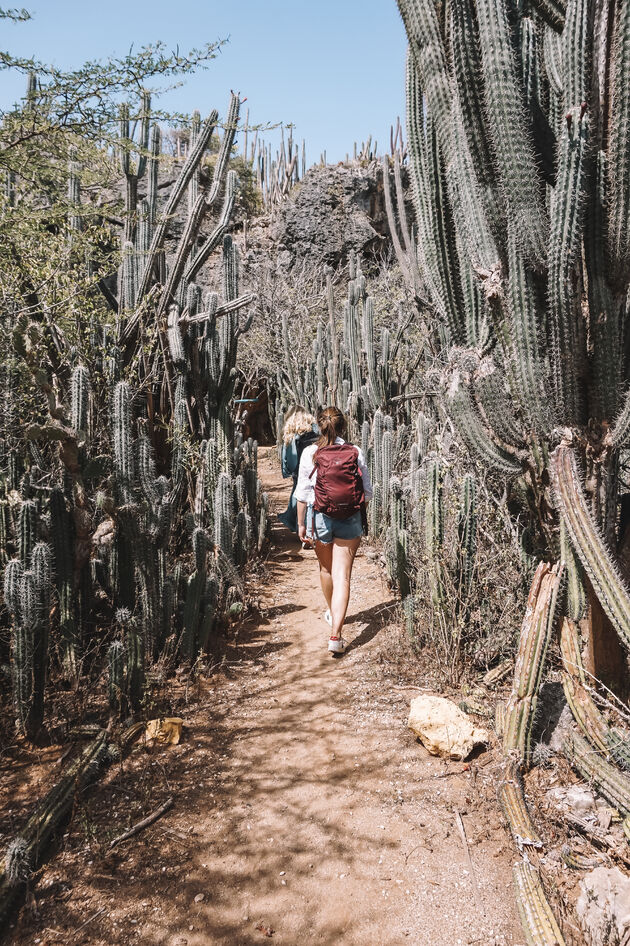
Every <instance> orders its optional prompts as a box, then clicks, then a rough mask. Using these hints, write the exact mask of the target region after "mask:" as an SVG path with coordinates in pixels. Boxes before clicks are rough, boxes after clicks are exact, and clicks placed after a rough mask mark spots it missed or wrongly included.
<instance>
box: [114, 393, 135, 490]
mask: <svg viewBox="0 0 630 946" xmlns="http://www.w3.org/2000/svg"><path fill="white" fill-rule="evenodd" d="M113 428H114V470H115V472H116V479H117V484H118V488H119V489H120V493H121V497H122V501H123V503H125V504H127V503H129V502H131V495H132V489H133V482H134V476H135V464H134V456H133V438H132V430H131V391H130V388H129V385H128V384H127V382H126V381H119V382H118V384H117V385H116V387H115V388H114V411H113Z"/></svg>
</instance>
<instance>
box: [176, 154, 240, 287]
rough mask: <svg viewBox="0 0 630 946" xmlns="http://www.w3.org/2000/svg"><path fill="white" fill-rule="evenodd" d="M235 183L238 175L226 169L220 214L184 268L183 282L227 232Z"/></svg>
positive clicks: (191, 276)
mask: <svg viewBox="0 0 630 946" xmlns="http://www.w3.org/2000/svg"><path fill="white" fill-rule="evenodd" d="M237 184H238V177H237V175H236V172H235V171H228V175H227V180H226V184H225V195H224V198H223V207H222V210H221V215H220V217H219V219H218V221H217V224H216V226H215V228H214V229H213V231H212V233H211V234H210V236H209V237H208V239H207V240H206V241H205V242H204V244H203V246H201V247H200V249H199V250H198V252H197V253H196V254H195V256H194V257H193V259H192V261H191V262H190V264H189V265H188V267H187V268H186V271H185V273H184V281H185V282H191V281H192V280H193V279H195V278H196V276H197V274H198V272H199V270H200V269H201V267H202V266H203V265H204V264H205V263H206V261H207V259H208V257H209V256H210V254H211V253H212V251H213V250H214V249H215V248H216V247H217V246H218V245H219V243H220V242H221V240H222V239H223V237H224V236H225V234H226V232H227V228H228V226H229V223H230V218H231V216H232V211H233V209H234V201H235V199H236V190H237Z"/></svg>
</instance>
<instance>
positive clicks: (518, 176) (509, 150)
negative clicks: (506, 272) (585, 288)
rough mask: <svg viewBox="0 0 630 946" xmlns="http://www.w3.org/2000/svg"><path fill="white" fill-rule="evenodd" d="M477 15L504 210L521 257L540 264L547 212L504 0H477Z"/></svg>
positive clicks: (489, 120) (544, 255)
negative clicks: (519, 243) (521, 251)
mask: <svg viewBox="0 0 630 946" xmlns="http://www.w3.org/2000/svg"><path fill="white" fill-rule="evenodd" d="M477 17H478V20H479V38H480V45H481V59H482V64H483V75H484V79H485V90H486V115H487V121H488V131H489V136H490V140H491V141H492V145H493V150H494V154H495V160H496V163H497V168H498V171H499V178H500V181H501V184H502V187H503V189H504V192H505V199H506V203H507V207H508V214H509V216H510V220H511V221H512V222H513V223H514V225H515V226H516V227H517V230H518V234H519V240H520V241H521V245H522V248H523V255H524V256H525V258H526V259H528V260H529V262H530V263H532V265H535V266H536V267H541V268H542V267H544V265H545V261H546V255H547V230H548V225H547V214H546V212H545V208H544V206H543V205H542V201H541V199H540V181H539V174H538V169H537V167H536V158H535V153H534V148H533V143H532V132H531V128H530V127H529V123H528V118H527V115H526V114H525V112H524V109H523V101H522V91H521V88H520V85H519V79H518V67H517V64H516V62H515V57H514V44H513V39H512V36H511V32H510V26H509V23H508V16H507V10H506V3H505V0H478V3H477Z"/></svg>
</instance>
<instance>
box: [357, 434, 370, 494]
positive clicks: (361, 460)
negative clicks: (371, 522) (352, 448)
mask: <svg viewBox="0 0 630 946" xmlns="http://www.w3.org/2000/svg"><path fill="white" fill-rule="evenodd" d="M357 450H358V451H359V457H358V460H357V462H358V464H359V473H360V474H361V476H362V478H363V493H364V495H365V501H366V502H367V501H368V500H370V499H371V498H372V493H373V492H374V490H373V489H372V480H371V479H370V471H369V470H368V465H367V463H366V462H365V457H364V456H363V451H362V450H361V449H360V448H359V447H357Z"/></svg>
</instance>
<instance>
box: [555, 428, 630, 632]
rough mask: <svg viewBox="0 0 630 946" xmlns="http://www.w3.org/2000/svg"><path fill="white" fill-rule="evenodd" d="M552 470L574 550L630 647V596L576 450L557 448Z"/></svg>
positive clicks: (563, 446)
mask: <svg viewBox="0 0 630 946" xmlns="http://www.w3.org/2000/svg"><path fill="white" fill-rule="evenodd" d="M550 469H551V473H552V482H553V491H554V497H555V500H556V503H557V505H558V508H559V511H560V514H561V515H562V518H563V520H564V523H565V525H566V527H567V531H568V533H569V536H570V538H571V543H572V545H573V548H574V549H575V551H576V553H577V555H578V558H579V559H580V562H581V563H582V566H583V568H584V571H585V572H586V574H587V575H588V577H589V579H590V581H591V584H592V585H593V588H594V589H595V593H596V595H597V598H598V599H599V602H600V604H601V605H602V607H603V609H604V611H605V612H606V614H607V615H608V617H609V618H610V620H611V622H612V624H613V626H614V627H615V629H616V631H617V633H618V635H619V637H620V639H621V641H622V642H623V644H624V645H625V646H626V647H627V648H630V594H629V593H628V589H627V588H626V587H625V585H624V582H623V580H622V578H621V575H620V574H619V569H618V566H617V565H616V563H615V561H614V559H613V555H612V553H611V551H610V549H609V548H608V547H607V545H606V544H605V542H604V539H603V537H602V534H601V532H600V530H599V529H598V527H597V525H596V524H595V522H594V520H593V517H592V515H591V512H590V510H589V508H588V504H587V501H586V496H585V494H584V487H583V485H582V481H581V477H580V475H579V473H578V465H577V460H576V456H575V451H574V450H573V449H572V448H571V447H569V446H567V445H564V444H561V445H560V446H559V447H556V449H555V450H554V452H553V453H552V455H551V467H550Z"/></svg>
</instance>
